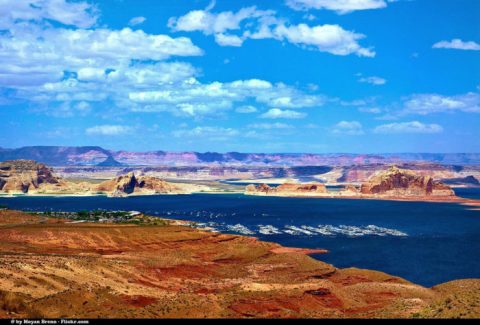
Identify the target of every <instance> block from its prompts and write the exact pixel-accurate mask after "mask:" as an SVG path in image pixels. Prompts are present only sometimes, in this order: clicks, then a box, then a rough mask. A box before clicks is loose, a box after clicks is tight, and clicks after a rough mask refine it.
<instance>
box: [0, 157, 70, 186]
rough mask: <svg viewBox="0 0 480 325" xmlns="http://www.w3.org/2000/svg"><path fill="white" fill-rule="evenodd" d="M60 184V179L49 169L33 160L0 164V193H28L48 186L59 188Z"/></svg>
mask: <svg viewBox="0 0 480 325" xmlns="http://www.w3.org/2000/svg"><path fill="white" fill-rule="evenodd" d="M61 183H62V181H61V179H60V178H58V177H56V176H55V175H54V174H53V172H52V170H51V169H50V168H48V167H47V166H45V165H44V164H41V163H37V162H36V161H34V160H9V161H5V162H2V163H0V192H5V193H11V194H15V193H28V192H29V191H32V190H36V189H39V188H41V187H46V186H48V185H53V186H60V185H61Z"/></svg>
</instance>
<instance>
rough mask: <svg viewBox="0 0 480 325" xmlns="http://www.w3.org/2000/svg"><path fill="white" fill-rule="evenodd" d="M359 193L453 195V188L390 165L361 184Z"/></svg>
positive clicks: (428, 177)
mask: <svg viewBox="0 0 480 325" xmlns="http://www.w3.org/2000/svg"><path fill="white" fill-rule="evenodd" d="M360 191H361V193H362V194H366V195H387V196H454V195H455V193H454V192H453V190H452V189H451V188H450V187H449V186H447V185H445V184H442V183H440V182H438V181H435V180H434V179H433V178H432V177H430V176H419V175H416V174H415V173H414V172H412V171H409V170H404V169H399V168H397V167H391V168H390V169H388V170H387V171H385V172H381V173H379V174H376V175H374V176H372V177H371V178H370V179H369V180H368V181H367V182H365V183H363V184H362V187H361V190H360Z"/></svg>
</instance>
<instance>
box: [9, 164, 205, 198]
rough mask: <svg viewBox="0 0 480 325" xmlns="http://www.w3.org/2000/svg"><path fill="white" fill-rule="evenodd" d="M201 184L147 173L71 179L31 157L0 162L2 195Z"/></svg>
mask: <svg viewBox="0 0 480 325" xmlns="http://www.w3.org/2000/svg"><path fill="white" fill-rule="evenodd" d="M204 189H205V188H204V186H200V185H193V184H185V183H182V184H173V183H169V182H166V181H164V180H162V179H159V178H156V177H150V176H138V177H137V176H135V174H134V173H128V174H125V175H122V176H118V177H116V178H114V179H111V180H107V181H104V182H102V183H100V184H95V183H89V182H72V181H68V180H65V179H62V178H61V177H58V176H56V175H55V174H54V173H53V171H52V169H51V168H49V167H47V166H45V165H44V164H41V163H37V162H35V161H33V160H12V161H6V162H2V163H0V193H4V194H37V195H41V194H56V195H59V194H66V195H68V194H70V195H95V194H106V195H109V196H126V195H148V194H184V193H191V192H195V191H201V190H204Z"/></svg>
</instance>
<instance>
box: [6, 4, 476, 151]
mask: <svg viewBox="0 0 480 325" xmlns="http://www.w3.org/2000/svg"><path fill="white" fill-rule="evenodd" d="M0 63H1V64H0V118H1V120H2V122H3V123H2V128H1V131H0V147H7V148H12V147H19V146H28V145H69V146H80V145H99V146H103V147H105V148H108V149H114V150H132V151H147V150H171V151H190V150H195V151H220V152H226V151H241V152H312V153H325V152H353V153H377V152H480V141H478V139H479V138H480V131H479V125H480V123H479V122H480V2H479V1H477V0H451V1H447V0H432V1H430V0H411V1H408V0H395V1H392V0H355V1H354V0H341V1H333V0H279V1H273V0H271V1H249V0H245V1H227V0H217V1H209V0H207V1H201V0H197V1H192V0H188V1H187V0H176V1H151V0H108V1H107V0H104V1H99V0H98V1H93V0H92V1H67V0H25V1H16V0H4V1H2V2H0Z"/></svg>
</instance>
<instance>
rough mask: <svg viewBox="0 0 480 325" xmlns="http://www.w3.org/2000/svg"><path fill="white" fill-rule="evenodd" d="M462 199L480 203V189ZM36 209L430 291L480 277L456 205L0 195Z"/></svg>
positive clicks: (478, 217)
mask: <svg viewBox="0 0 480 325" xmlns="http://www.w3.org/2000/svg"><path fill="white" fill-rule="evenodd" d="M457 193H458V194H459V195H461V196H464V197H470V198H480V189H460V190H459V191H458V192H457ZM0 204H6V205H8V206H9V207H10V208H14V209H23V210H34V211H45V210H55V211H79V210H91V209H106V210H138V211H143V212H145V213H148V214H151V215H157V216H164V217H169V218H177V219H186V220H192V221H196V222H199V223H201V224H202V225H206V226H210V227H213V228H215V229H217V230H218V231H222V232H228V233H240V234H245V235H252V236H256V237H259V238H260V239H262V240H266V241H273V242H277V243H280V244H282V245H285V246H292V247H311V248H326V249H328V250H330V253H329V254H326V255H314V256H313V257H315V258H317V259H319V260H322V261H325V262H328V263H332V264H333V265H335V266H337V267H359V268H367V269H374V270H380V271H384V272H387V273H390V274H392V275H397V276H400V277H403V278H406V279H408V280H410V281H413V282H415V283H419V284H422V285H425V286H432V285H435V284H438V283H442V282H446V281H450V280H454V279H460V278H480V254H479V253H480V211H475V210H472V209H471V208H468V207H465V206H461V205H458V204H449V203H423V202H393V201H373V200H344V199H301V198H276V197H255V196H243V195H238V194H229V195H211V194H195V195H174V196H173V195H159V196H138V197H128V198H107V197H102V196H98V197H15V198H6V197H0Z"/></svg>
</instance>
